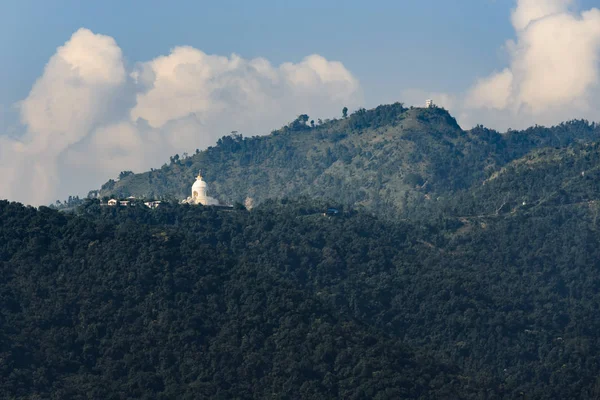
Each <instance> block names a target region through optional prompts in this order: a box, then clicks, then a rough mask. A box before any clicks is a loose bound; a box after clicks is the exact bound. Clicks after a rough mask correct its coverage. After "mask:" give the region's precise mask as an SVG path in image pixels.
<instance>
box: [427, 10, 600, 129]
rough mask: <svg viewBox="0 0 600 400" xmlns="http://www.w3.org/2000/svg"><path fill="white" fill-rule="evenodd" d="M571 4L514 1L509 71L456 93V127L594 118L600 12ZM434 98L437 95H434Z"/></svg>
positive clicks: (599, 69)
mask: <svg viewBox="0 0 600 400" xmlns="http://www.w3.org/2000/svg"><path fill="white" fill-rule="evenodd" d="M574 4H575V2H574V1H573V0H518V1H517V5H516V8H515V9H513V12H512V16H511V22H512V24H513V26H514V28H515V34H516V39H515V40H514V41H513V40H509V41H507V43H506V46H505V48H506V50H507V52H508V55H509V57H510V63H509V65H508V67H506V68H504V69H503V70H502V71H501V72H495V73H492V74H491V75H489V76H488V77H485V78H481V79H478V80H476V82H475V83H474V84H473V86H472V87H470V88H469V89H468V90H467V91H466V92H465V93H463V94H460V95H456V96H455V97H456V99H457V100H456V101H455V102H454V104H453V105H452V107H451V108H450V111H451V112H453V113H454V114H456V115H457V119H458V121H459V123H461V125H462V126H464V127H471V126H473V125H475V124H477V123H483V124H485V125H487V126H491V127H493V128H496V129H501V130H504V129H507V128H508V127H512V128H525V127H527V126H530V125H532V124H545V125H552V124H556V123H559V122H561V121H563V120H565V119H573V118H587V119H591V120H594V119H597V118H598V117H597V114H596V113H595V110H594V108H595V107H594V104H597V102H598V101H600V90H599V87H598V83H599V82H600V10H598V9H596V8H594V9H591V10H587V11H583V12H575V11H573V10H572V8H573V7H572V6H574ZM433 98H434V99H435V97H433Z"/></svg>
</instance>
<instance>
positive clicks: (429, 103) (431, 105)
mask: <svg viewBox="0 0 600 400" xmlns="http://www.w3.org/2000/svg"><path fill="white" fill-rule="evenodd" d="M433 105H434V104H433V100H431V99H427V100H425V108H432V107H433Z"/></svg>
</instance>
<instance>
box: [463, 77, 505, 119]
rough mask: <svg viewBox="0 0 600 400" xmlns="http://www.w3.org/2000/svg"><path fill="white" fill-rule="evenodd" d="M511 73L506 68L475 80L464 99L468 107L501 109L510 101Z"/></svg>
mask: <svg viewBox="0 0 600 400" xmlns="http://www.w3.org/2000/svg"><path fill="white" fill-rule="evenodd" d="M512 81H513V74H512V72H511V70H510V69H508V68H506V69H505V70H504V71H502V72H498V73H496V74H494V75H491V76H490V77H488V78H484V79H480V80H479V81H477V83H476V84H475V86H474V87H473V89H471V91H470V92H469V93H468V95H467V98H466V99H465V105H466V106H467V107H469V108H480V107H485V108H495V109H499V110H502V109H504V108H506V107H507V106H508V104H509V101H510V95H511V91H512Z"/></svg>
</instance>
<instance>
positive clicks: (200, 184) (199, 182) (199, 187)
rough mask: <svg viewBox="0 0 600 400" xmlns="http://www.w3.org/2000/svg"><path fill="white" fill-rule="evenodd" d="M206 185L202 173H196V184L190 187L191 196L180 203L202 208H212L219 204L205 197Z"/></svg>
mask: <svg viewBox="0 0 600 400" xmlns="http://www.w3.org/2000/svg"><path fill="white" fill-rule="evenodd" d="M206 190H207V185H206V182H204V180H203V179H202V173H201V172H200V173H198V176H197V177H196V182H194V184H193V185H192V196H191V197H188V198H187V199H186V200H184V201H183V202H182V203H188V204H202V205H203V206H213V205H217V204H219V202H218V201H217V200H216V199H213V198H212V197H209V196H207V195H206Z"/></svg>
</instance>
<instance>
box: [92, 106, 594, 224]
mask: <svg viewBox="0 0 600 400" xmlns="http://www.w3.org/2000/svg"><path fill="white" fill-rule="evenodd" d="M307 121H308V116H306V115H301V116H299V117H298V118H297V119H296V120H294V121H292V122H291V123H290V124H288V125H287V126H285V127H283V128H281V129H279V130H275V131H273V132H272V133H271V134H270V135H266V136H253V137H242V136H241V135H240V134H238V133H233V134H232V135H228V136H224V137H222V138H221V139H219V140H218V142H217V144H216V145H215V146H211V147H209V148H207V149H206V150H203V151H198V152H197V153H196V154H194V155H192V156H189V157H186V158H180V157H179V156H178V155H176V156H174V157H171V162H170V164H169V165H167V164H165V165H163V167H162V168H160V169H152V170H151V171H148V172H144V173H140V174H124V176H123V177H122V179H120V180H119V181H114V180H109V181H108V182H107V183H105V184H104V185H102V188H101V189H100V190H99V191H92V192H91V194H92V195H95V196H99V197H105V196H120V197H127V196H136V197H144V198H145V197H175V198H185V197H187V196H188V195H189V194H188V193H187V191H188V190H189V187H190V186H191V183H192V182H193V181H194V176H195V174H196V173H197V171H198V170H199V169H202V171H203V175H204V177H205V180H206V181H207V183H208V184H209V187H210V191H211V193H212V196H213V197H217V198H219V199H221V200H222V201H223V202H227V203H236V202H237V203H243V202H244V200H245V199H246V198H252V199H253V200H254V202H255V203H256V204H259V203H261V202H263V201H265V200H266V199H269V198H283V197H288V196H298V195H307V196H309V197H315V198H335V199H337V200H340V199H341V200H342V202H343V203H344V204H347V205H352V206H364V207H367V208H368V209H371V210H379V211H384V212H387V213H397V212H399V211H402V210H403V209H406V206H407V202H408V201H410V200H409V199H410V198H413V197H415V196H416V197H418V195H419V194H427V195H428V196H430V197H431V196H435V197H438V196H440V195H442V196H443V195H446V194H449V193H453V192H455V191H459V190H465V189H469V188H471V187H472V186H473V185H476V184H482V183H483V182H485V180H486V179H488V178H489V177H490V176H491V175H493V174H494V173H496V172H498V171H499V170H500V169H501V168H502V167H504V166H505V165H507V164H508V163H510V162H511V161H513V160H516V159H518V158H520V157H524V156H525V155H526V154H528V153H529V152H530V151H531V150H534V149H538V148H543V147H555V146H559V147H565V146H569V145H571V144H575V143H588V142H592V141H595V140H599V139H600V129H599V127H598V125H596V124H594V123H592V124H590V123H588V122H587V121H577V120H575V121H570V122H567V123H563V124H560V125H557V126H554V127H551V128H545V127H540V126H536V127H532V128H528V129H526V130H523V131H508V132H506V133H503V134H502V133H499V132H497V131H494V130H491V129H487V128H484V127H482V126H477V127H475V128H473V129H471V130H467V131H465V130H462V129H461V128H460V126H459V125H458V124H457V122H456V120H455V119H454V118H453V117H452V116H451V115H450V114H449V113H448V111H446V110H444V109H442V108H405V107H404V106H403V104H402V103H395V104H391V105H382V106H379V107H377V108H375V109H372V110H364V109H360V110H358V111H356V112H355V113H353V114H351V115H350V116H348V117H347V118H345V119H338V120H330V121H325V122H323V123H321V124H318V125H315V126H314V127H313V126H311V125H309V124H308V123H307Z"/></svg>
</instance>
